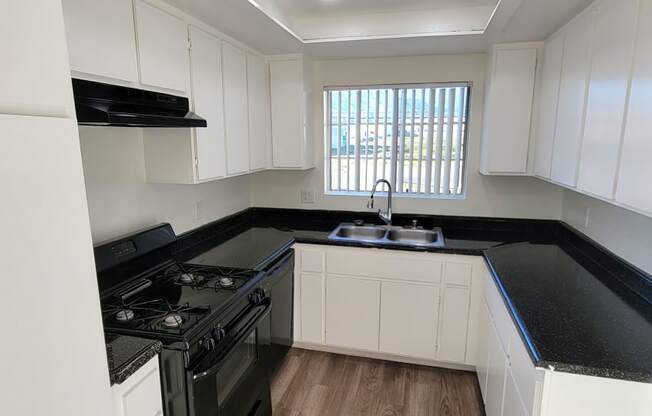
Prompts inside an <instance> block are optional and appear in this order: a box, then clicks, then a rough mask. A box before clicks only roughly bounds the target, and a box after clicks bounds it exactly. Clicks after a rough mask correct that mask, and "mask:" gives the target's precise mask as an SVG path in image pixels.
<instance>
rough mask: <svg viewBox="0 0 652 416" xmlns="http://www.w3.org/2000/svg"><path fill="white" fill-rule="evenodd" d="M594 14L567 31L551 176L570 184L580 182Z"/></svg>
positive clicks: (588, 15) (578, 20) (575, 22)
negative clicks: (579, 168) (580, 159)
mask: <svg viewBox="0 0 652 416" xmlns="http://www.w3.org/2000/svg"><path fill="white" fill-rule="evenodd" d="M593 14H594V12H593V11H589V12H587V13H585V14H583V15H581V16H580V17H578V18H577V19H576V20H574V21H573V22H571V23H570V24H569V26H568V29H567V31H566V42H565V46H564V62H563V64H562V69H561V83H560V86H559V104H558V106H557V133H556V136H555V147H554V149H553V156H552V173H551V177H552V179H553V180H554V181H557V182H560V183H562V184H564V185H567V186H576V185H577V170H578V165H579V158H580V148H581V145H582V131H583V128H584V114H585V108H586V105H585V104H586V91H587V88H588V83H589V72H590V67H591V37H592V34H593Z"/></svg>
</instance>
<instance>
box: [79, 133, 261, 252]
mask: <svg viewBox="0 0 652 416" xmlns="http://www.w3.org/2000/svg"><path fill="white" fill-rule="evenodd" d="M79 130H80V141H81V149H82V159H83V163H84V176H85V181H86V193H87V196H88V207H89V212H90V221H91V232H92V236H93V242H94V243H98V242H101V241H105V240H108V239H111V238H114V237H116V236H118V235H122V234H127V233H130V232H133V231H135V230H138V229H140V228H143V227H147V226H150V225H153V224H157V223H160V222H169V223H171V224H172V227H173V228H174V231H175V232H176V233H177V234H180V233H182V232H184V231H188V230H190V229H192V228H195V227H198V226H200V225H203V224H206V223H208V222H210V221H213V220H216V219H218V218H221V217H224V216H226V215H229V214H232V213H234V212H237V211H240V210H242V209H245V208H247V207H249V206H250V186H249V181H250V179H249V177H247V176H242V177H236V178H232V179H225V180H221V181H215V182H209V183H205V184H199V185H169V184H150V183H147V182H146V181H145V162H144V151H143V137H142V130H141V129H137V128H120V127H113V128H109V127H80V129H79Z"/></svg>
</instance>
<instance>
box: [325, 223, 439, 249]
mask: <svg viewBox="0 0 652 416" xmlns="http://www.w3.org/2000/svg"><path fill="white" fill-rule="evenodd" d="M328 238H329V239H330V240H334V241H349V242H363V243H373V244H378V245H403V246H414V247H443V246H444V235H443V234H442V231H441V228H435V229H433V230H425V229H423V228H403V227H390V226H386V225H368V224H367V225H355V224H349V223H342V224H340V225H339V226H338V227H337V228H336V229H335V230H333V232H332V233H330V235H329V236H328Z"/></svg>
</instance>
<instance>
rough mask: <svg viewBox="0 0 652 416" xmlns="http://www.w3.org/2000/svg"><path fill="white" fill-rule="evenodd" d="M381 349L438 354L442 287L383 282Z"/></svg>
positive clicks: (416, 354)
mask: <svg viewBox="0 0 652 416" xmlns="http://www.w3.org/2000/svg"><path fill="white" fill-rule="evenodd" d="M380 304H381V309H380V351H381V352H386V353H391V354H399V355H405V356H409V357H419V358H429V359H434V358H435V344H436V342H437V316H438V314H439V311H438V306H439V288H437V287H434V286H423V285H415V284H408V283H389V282H383V283H382V295H381V302H380Z"/></svg>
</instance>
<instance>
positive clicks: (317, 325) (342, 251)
mask: <svg viewBox="0 0 652 416" xmlns="http://www.w3.org/2000/svg"><path fill="white" fill-rule="evenodd" d="M295 250H296V253H297V262H296V266H295V267H296V270H295V326H294V327H295V334H294V336H295V341H296V342H297V345H299V346H302V347H305V348H313V349H320V350H327V351H336V352H345V353H349V354H359V355H372V356H377V357H379V358H385V359H390V360H397V361H408V362H418V363H425V364H432V363H441V364H442V365H449V366H451V365H452V366H456V365H458V366H463V367H464V368H468V367H466V366H473V365H476V360H477V358H478V350H477V348H475V347H474V346H473V345H472V344H475V343H477V339H476V338H477V334H478V331H477V328H479V327H480V322H479V321H478V318H479V317H480V316H481V315H480V314H479V305H480V303H479V300H480V299H481V296H482V294H481V287H479V286H478V284H479V283H480V282H481V280H480V277H481V274H480V273H481V272H482V270H483V268H484V265H483V264H482V258H481V257H473V256H454V255H445V254H435V253H418V252H409V253H406V252H400V251H392V250H380V249H368V248H348V247H346V248H345V247H329V246H317V245H305V244H297V245H295Z"/></svg>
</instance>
